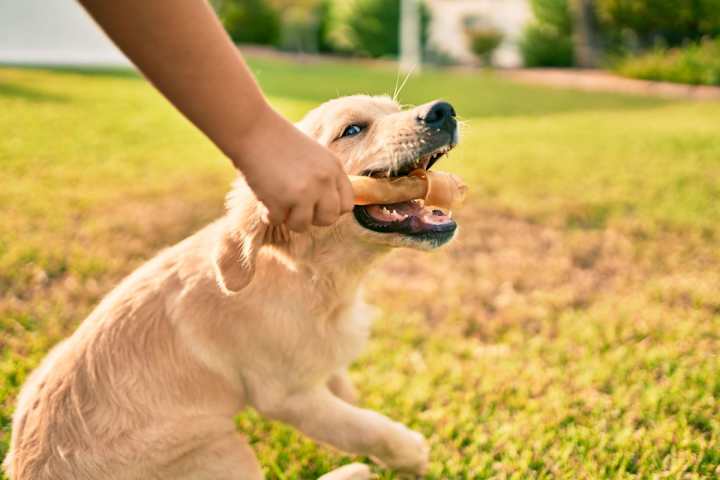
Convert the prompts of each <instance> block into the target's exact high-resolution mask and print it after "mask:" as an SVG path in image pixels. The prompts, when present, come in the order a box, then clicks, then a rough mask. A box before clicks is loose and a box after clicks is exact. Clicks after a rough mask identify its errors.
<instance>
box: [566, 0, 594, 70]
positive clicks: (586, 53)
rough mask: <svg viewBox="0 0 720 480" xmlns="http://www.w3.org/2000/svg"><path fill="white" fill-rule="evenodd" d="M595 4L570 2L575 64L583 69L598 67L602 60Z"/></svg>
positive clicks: (592, 2) (578, 1)
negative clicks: (600, 59)
mask: <svg viewBox="0 0 720 480" xmlns="http://www.w3.org/2000/svg"><path fill="white" fill-rule="evenodd" d="M593 4H594V1H593V0H572V1H571V2H570V11H571V13H572V18H573V44H574V46H575V63H576V64H577V66H578V67H583V68H594V67H597V66H598V63H599V58H600V53H599V50H598V35H597V28H596V23H595V8H594V5H593Z"/></svg>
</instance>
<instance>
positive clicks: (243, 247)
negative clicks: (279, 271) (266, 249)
mask: <svg viewBox="0 0 720 480" xmlns="http://www.w3.org/2000/svg"><path fill="white" fill-rule="evenodd" d="M226 205H227V214H226V215H225V217H223V218H222V220H220V222H222V223H221V231H220V235H219V237H218V239H217V243H216V245H215V249H214V251H213V252H212V264H213V270H214V271H215V279H216V281H217V283H218V285H219V286H220V289H221V290H222V291H223V292H224V293H225V294H227V295H231V294H233V293H237V292H239V291H240V290H242V289H243V288H244V287H245V286H247V284H248V283H250V281H251V280H252V277H253V275H254V273H255V260H256V258H257V254H258V251H259V250H260V249H261V248H262V246H263V243H264V242H265V235H266V230H267V225H266V224H265V223H264V222H263V221H262V214H263V212H264V210H265V207H264V206H263V205H262V204H261V203H260V202H259V201H258V200H257V199H256V198H255V195H253V193H252V191H251V190H250V188H249V187H248V186H247V184H246V183H245V181H244V180H243V178H242V176H241V177H240V178H239V179H238V181H237V182H235V184H234V188H233V190H232V191H231V192H230V194H229V195H228V197H227V201H226Z"/></svg>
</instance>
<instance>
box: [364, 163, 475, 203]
mask: <svg viewBox="0 0 720 480" xmlns="http://www.w3.org/2000/svg"><path fill="white" fill-rule="evenodd" d="M350 183H351V184H352V187H353V192H354V193H355V205H388V204H392V203H400V202H405V201H408V200H414V199H416V198H420V199H423V200H424V201H425V204H426V205H428V206H435V207H440V208H448V209H452V208H454V207H458V206H460V205H461V204H462V202H463V200H464V199H465V193H466V192H467V186H465V184H464V183H463V182H462V180H460V178H459V177H458V176H457V175H453V174H452V173H446V172H433V171H427V170H422V169H419V170H414V171H413V172H411V173H410V174H409V175H408V176H407V177H397V178H374V177H362V176H353V175H351V176H350Z"/></svg>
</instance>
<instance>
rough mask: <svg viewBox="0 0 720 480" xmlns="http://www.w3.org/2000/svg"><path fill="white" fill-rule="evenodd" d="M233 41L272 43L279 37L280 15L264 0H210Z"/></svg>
mask: <svg viewBox="0 0 720 480" xmlns="http://www.w3.org/2000/svg"><path fill="white" fill-rule="evenodd" d="M211 3H212V5H213V7H214V8H215V11H216V12H217V13H218V16H219V17H220V20H221V21H222V23H223V26H224V27H225V30H227V32H228V34H229V35H230V38H232V40H233V42H235V43H257V44H265V45H274V44H275V43H277V41H278V39H279V37H280V15H279V14H278V12H277V10H276V9H275V8H274V7H273V6H272V5H271V4H270V3H268V2H266V1H265V0H212V1H211Z"/></svg>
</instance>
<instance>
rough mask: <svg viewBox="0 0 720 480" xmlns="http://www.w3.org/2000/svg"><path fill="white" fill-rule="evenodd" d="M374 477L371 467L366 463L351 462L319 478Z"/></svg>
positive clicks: (367, 479) (351, 479)
mask: <svg viewBox="0 0 720 480" xmlns="http://www.w3.org/2000/svg"><path fill="white" fill-rule="evenodd" d="M371 478H373V475H372V472H371V471H370V467H368V466H367V465H365V464H364V463H351V464H349V465H343V466H342V467H340V468H336V469H335V470H333V471H332V472H328V473H326V474H325V475H323V476H322V477H320V478H318V480H370V479H371Z"/></svg>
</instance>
